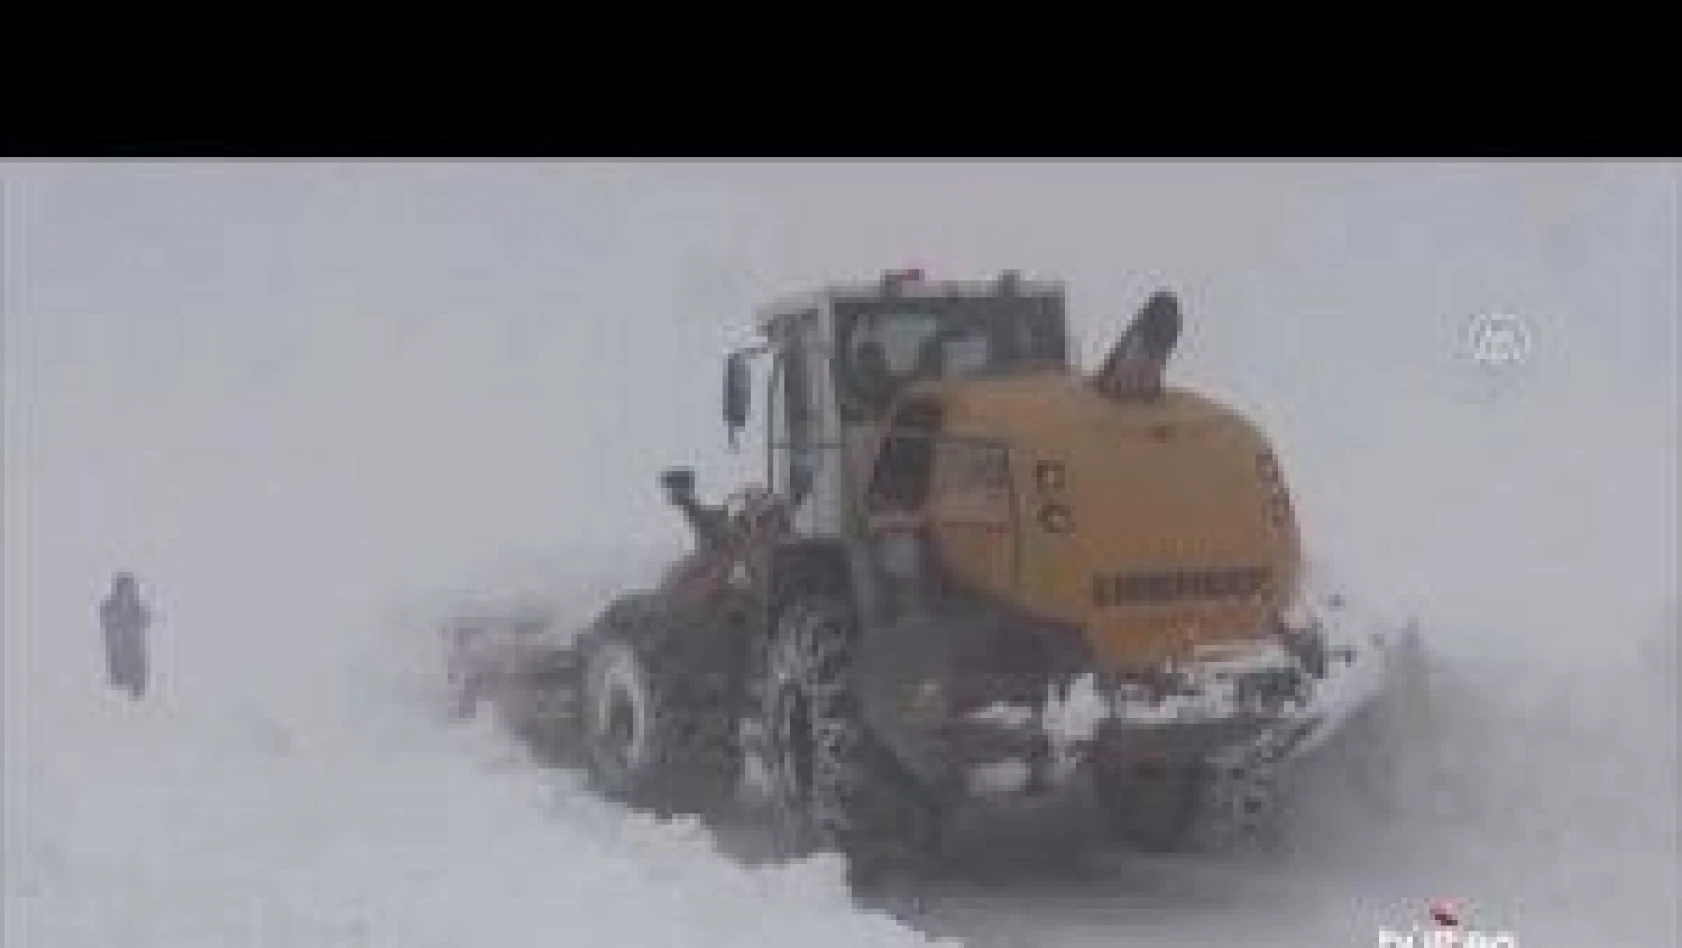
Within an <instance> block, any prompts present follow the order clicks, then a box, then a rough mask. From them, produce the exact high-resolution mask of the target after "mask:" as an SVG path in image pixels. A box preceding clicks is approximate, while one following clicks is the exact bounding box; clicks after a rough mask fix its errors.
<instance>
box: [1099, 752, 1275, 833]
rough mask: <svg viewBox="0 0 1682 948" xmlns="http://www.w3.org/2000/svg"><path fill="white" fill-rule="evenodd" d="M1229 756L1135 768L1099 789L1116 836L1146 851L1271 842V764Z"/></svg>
mask: <svg viewBox="0 0 1682 948" xmlns="http://www.w3.org/2000/svg"><path fill="white" fill-rule="evenodd" d="M1233 756H1235V757H1237V758H1238V759H1237V760H1221V759H1219V758H1217V759H1213V760H1209V761H1204V762H1201V763H1198V764H1195V765H1185V766H1179V767H1172V768H1164V769H1161V770H1155V771H1148V772H1135V773H1133V774H1130V775H1129V776H1128V777H1127V778H1126V780H1125V781H1122V782H1119V783H1117V784H1114V785H1112V786H1110V787H1108V788H1106V789H1105V792H1104V805H1105V809H1106V810H1107V811H1108V816H1109V822H1110V828H1111V831H1112V832H1113V834H1114V836H1115V837H1116V839H1117V840H1118V841H1120V842H1122V843H1124V844H1126V845H1128V846H1132V847H1134V848H1137V849H1140V850H1143V851H1145V852H1151V853H1175V852H1233V851H1238V850H1248V849H1262V850H1266V849H1272V848H1274V847H1276V846H1277V844H1278V842H1279V837H1278V833H1279V825H1278V822H1277V819H1276V817H1277V810H1276V808H1275V807H1274V805H1273V804H1274V801H1275V797H1276V794H1277V790H1278V788H1277V785H1276V780H1275V777H1276V775H1275V772H1274V769H1273V767H1272V766H1270V765H1269V764H1268V763H1266V762H1265V761H1261V760H1247V759H1245V758H1244V757H1243V755H1236V754H1235V755H1233Z"/></svg>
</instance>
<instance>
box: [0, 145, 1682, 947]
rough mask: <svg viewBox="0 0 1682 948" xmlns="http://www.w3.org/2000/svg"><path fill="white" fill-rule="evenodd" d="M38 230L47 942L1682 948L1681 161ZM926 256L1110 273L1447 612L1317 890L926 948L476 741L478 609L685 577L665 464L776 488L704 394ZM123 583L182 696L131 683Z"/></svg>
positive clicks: (36, 475)
mask: <svg viewBox="0 0 1682 948" xmlns="http://www.w3.org/2000/svg"><path fill="white" fill-rule="evenodd" d="M0 202H3V207H0V211H3V219H4V231H3V234H0V237H3V243H4V284H3V292H4V297H3V300H4V310H5V317H6V322H5V374H4V385H5V390H4V402H5V403H4V411H5V415H4V421H5V431H4V436H5V467H4V483H5V496H4V505H5V506H4V521H3V524H4V533H5V536H4V540H5V545H4V587H3V590H0V591H3V593H4V595H3V596H0V598H3V601H4V623H5V629H4V633H5V634H4V659H5V670H4V686H5V696H4V713H5V730H4V737H5V747H4V754H5V756H4V764H5V784H4V788H5V799H4V821H5V822H4V840H3V842H4V864H3V869H4V900H5V901H4V912H5V927H4V932H3V934H4V936H5V940H6V944H8V945H28V946H31V948H35V946H41V948H83V946H101V948H104V946H107V945H112V944H123V945H127V946H135V948H140V946H147V945H160V946H161V945H169V946H171V948H186V946H193V945H229V944H241V945H277V946H285V948H297V946H304V945H310V946H315V945H366V946H386V945H391V946H398V945H402V946H431V945H437V946H466V945H473V946H494V945H501V944H510V945H513V944H519V945H528V944H532V943H533V942H543V943H557V944H591V945H595V944H613V945H623V946H627V948H644V946H664V945H690V944H693V945H715V944H717V945H757V944H766V945H773V944H774V945H787V944H805V945H812V946H824V945H832V944H833V945H838V946H839V945H892V944H919V943H924V942H925V941H926V940H928V939H930V938H941V937H949V938H952V939H954V940H959V941H962V942H964V943H970V944H975V945H1010V946H1018V945H1034V946H1055V945H1077V946H1078V945H1095V944H1106V945H1114V944H1174V945H1225V944H1234V945H1293V946H1298V945H1328V946H1331V945H1361V944H1377V943H1378V934H1379V932H1380V930H1381V929H1385V928H1389V929H1392V930H1401V931H1405V930H1407V929H1409V928H1411V927H1412V926H1413V925H1415V924H1417V923H1419V922H1420V921H1422V915H1423V912H1424V906H1425V905H1426V904H1427V903H1428V902H1429V901H1430V900H1431V899H1434V898H1440V897H1447V898H1454V899H1458V900H1461V901H1462V902H1463V903H1464V904H1465V906H1466V908H1467V912H1468V916H1469V919H1470V921H1471V923H1472V924H1473V926H1474V927H1479V928H1482V929H1485V930H1500V929H1506V930H1511V931H1513V932H1515V933H1516V934H1517V935H1518V937H1519V944H1521V945H1525V946H1541V945H1591V944H1592V945H1608V946H1631V948H1646V946H1657V948H1662V946H1667V945H1671V944H1675V943H1676V941H1677V910H1676V905H1677V902H1676V892H1677V889H1678V888H1679V880H1678V872H1677V864H1678V859H1677V835H1678V832H1677V816H1676V806H1677V767H1678V762H1677V706H1676V693H1677V691H1676V685H1677V676H1676V667H1677V652H1676V637H1677V634H1678V596H1677V587H1676V578H1675V577H1676V574H1677V567H1678V563H1677V556H1676V551H1677V544H1676V534H1677V517H1678V509H1677V504H1676V487H1675V485H1676V483H1677V476H1678V463H1677V452H1678V435H1677V428H1678V424H1677V422H1678V414H1677V392H1676V378H1675V365H1676V356H1677V328H1676V306H1677V293H1676V260H1677V258H1678V241H1677V223H1676V222H1677V217H1678V213H1677V208H1678V185H1677V175H1676V169H1675V168H1674V167H1669V166H1660V165H1648V166H1611V165H1602V166H1581V167H1578V166H1522V167H1520V166H1513V167H1494V166H1483V167H1478V166H1457V167H1436V166H1421V165H1407V166H1396V167H1386V166H1376V165H1374V166H1348V167H1337V166H1306V167H1292V166H1262V167H1257V168H1242V167H1238V166H1192V167H1184V168H1168V167H1158V166H1119V167H1103V166H1095V165H1070V166H1058V167H1056V168H1053V169H1043V168H1041V169H1035V168H1019V167H1008V166H953V167H949V168H935V167H933V166H928V165H918V166H912V167H890V166H882V165H867V166H861V167H855V168H838V167H818V166H804V167H793V166H791V167H776V166H726V165H720V166H699V167H688V168H677V167H663V166H657V165H648V166H625V167H620V168H600V167H588V166H579V167H572V168H561V167H551V166H542V165H531V166H485V167H466V166H442V167H440V166H425V165H408V166H401V167H389V168H380V167H373V166H332V165H291V166H280V167H264V166H254V165H246V166H214V165H195V166H182V167H171V166H165V165H148V166H137V167H128V168H114V167H110V166H105V167H81V168H75V167H59V168H48V167H25V166H8V167H0ZM931 251H934V252H931ZM908 259H909V262H913V263H921V264H923V265H925V266H927V267H929V268H930V269H931V270H933V269H940V270H945V269H952V270H955V271H961V272H964V273H965V274H966V275H967V274H968V273H970V272H973V271H976V270H981V271H983V272H985V271H987V270H996V269H999V268H1002V267H1008V266H1022V267H1025V268H1027V269H1030V270H1036V269H1037V270H1043V271H1046V272H1054V273H1058V274H1061V275H1063V276H1066V277H1067V278H1069V279H1070V280H1071V282H1072V284H1073V288H1074V293H1075V302H1076V304H1077V306H1078V307H1080V309H1081V310H1082V312H1083V313H1085V314H1086V315H1085V316H1084V317H1083V325H1082V326H1081V328H1082V330H1083V333H1084V335H1085V336H1086V337H1087V339H1088V345H1087V347H1086V348H1087V350H1088V351H1092V350H1095V349H1097V348H1101V347H1102V346H1103V345H1105V344H1107V342H1108V340H1109V336H1110V334H1112V333H1113V332H1114V330H1115V328H1116V326H1117V325H1118V324H1119V317H1118V315H1117V314H1120V313H1124V312H1126V309H1127V308H1128V307H1129V306H1131V305H1134V304H1136V302H1137V301H1138V300H1139V299H1141V298H1142V297H1143V295H1144V294H1145V293H1146V292H1148V290H1149V289H1151V288H1154V286H1155V284H1156V282H1157V281H1159V280H1162V281H1166V282H1169V283H1172V284H1174V285H1176V286H1178V287H1180V288H1182V289H1183V290H1184V291H1185V293H1186V296H1187V302H1188V306H1187V309H1188V319H1189V322H1188V326H1187V335H1186V339H1185V340H1184V342H1183V350H1184V351H1183V354H1182V355H1183V357H1182V358H1181V360H1180V362H1179V363H1178V366H1179V369H1178V370H1179V372H1180V373H1181V375H1182V377H1184V378H1188V379H1190V380H1193V381H1196V382H1198V383H1200V384H1206V385H1210V386H1212V387H1213V388H1215V389H1216V390H1217V391H1218V392H1222V393H1225V394H1228V395H1229V396H1230V397H1232V398H1234V399H1235V400H1236V401H1238V402H1240V403H1241V404H1245V405H1247V406H1251V407H1253V408H1254V409H1255V410H1256V411H1257V412H1258V413H1259V414H1260V415H1261V416H1262V418H1263V421H1264V423H1266V424H1267V425H1268V426H1269V427H1270V428H1271V429H1272V430H1273V431H1275V432H1276V434H1277V436H1278V438H1279V440H1280V447H1281V455H1282V457H1283V458H1285V459H1286V462H1287V472H1288V473H1289V474H1291V476H1292V479H1293V482H1294V486H1295V487H1296V490H1297V494H1298V502H1299V505H1300V507H1301V508H1302V512H1303V516H1304V520H1305V527H1306V528H1307V530H1308V531H1309V534H1310V536H1311V537H1312V538H1313V539H1314V541H1315V543H1316V546H1317V548H1318V549H1319V550H1320V551H1321V552H1322V554H1323V555H1324V556H1325V557H1326V559H1327V560H1328V561H1330V562H1332V563H1334V564H1336V567H1337V569H1338V571H1339V572H1340V573H1341V574H1342V575H1343V576H1344V577H1345V578H1346V579H1347V580H1348V583H1349V585H1350V587H1351V588H1352V589H1353V590H1354V591H1355V593H1356V594H1357V595H1358V596H1360V597H1362V598H1363V600H1364V601H1367V602H1370V603H1371V604H1372V605H1373V607H1375V608H1378V609H1381V610H1384V611H1387V612H1389V613H1392V614H1395V615H1398V616H1402V615H1411V616H1413V617H1416V618H1418V619H1419V621H1420V627H1421V632H1422V634H1423V636H1424V638H1425V641H1426V645H1427V651H1426V654H1427V659H1428V667H1427V670H1426V671H1427V674H1426V675H1425V676H1424V683H1423V686H1422V688H1421V692H1422V693H1420V694H1415V695H1413V696H1412V698H1413V700H1410V701H1405V702H1400V703H1399V704H1398V705H1397V706H1396V708H1395V709H1394V713H1392V714H1389V715H1387V716H1384V717H1382V718H1380V719H1376V720H1375V721H1373V722H1367V723H1365V724H1363V726H1362V727H1361V728H1359V729H1357V730H1356V731H1353V732H1351V733H1350V734H1348V735H1346V736H1345V739H1344V740H1342V741H1340V742H1337V743H1336V744H1334V745H1333V746H1330V747H1328V748H1327V749H1326V750H1327V753H1326V754H1325V755H1324V757H1323V759H1322V760H1320V761H1319V763H1318V765H1317V766H1315V767H1313V768H1312V769H1310V770H1309V771H1307V772H1305V773H1304V774H1302V775H1301V779H1300V780H1299V781H1298V785H1297V786H1296V787H1295V791H1296V792H1295V794H1294V799H1295V801H1296V802H1295V809H1294V820H1295V822H1294V828H1295V833H1294V834H1293V836H1292V841H1293V848H1292V849H1291V850H1290V851H1288V852H1286V853H1284V854H1279V855H1273V856H1268V857H1261V856H1246V857H1243V858H1235V857H1227V858H1220V859H1213V858H1205V857H1189V856H1188V857H1177V858H1174V859H1162V858H1147V857H1144V856H1134V855H1128V854H1105V855H1102V856H1101V857H1099V858H1097V859H1096V860H1094V861H1093V862H1092V863H1091V864H1089V865H1087V866H1084V867H1077V868H1074V869H1066V870H1062V871H1059V870H1055V869H1047V870H1045V871H1044V872H1036V873H1009V874H1004V875H991V874H988V873H986V872H984V871H981V870H980V869H977V871H976V872H973V873H968V874H961V875H959V876H957V877H954V878H943V879H938V880H931V881H929V882H927V883H926V884H925V885H924V886H923V888H922V891H921V893H920V894H921V895H922V896H923V902H922V906H921V908H920V910H919V911H916V912H909V913H907V912H901V913H899V914H900V917H899V918H897V919H895V918H890V917H888V916H887V915H886V914H885V913H883V912H879V911H873V910H870V909H868V908H861V907H859V906H857V905H855V904H853V903H852V901H851V900H850V899H849V898H848V896H847V895H846V893H845V892H844V890H843V887H842V885H841V881H840V874H839V871H838V868H837V867H836V866H834V865H832V864H830V863H827V862H825V861H823V860H817V861H814V862H813V863H811V864H805V865H797V866H782V867H750V866H748V865H745V864H743V863H742V862H740V861H737V860H735V859H732V858H730V857H729V856H728V855H727V854H724V853H721V852H720V850H721V849H728V848H729V845H728V842H727V841H726V842H724V843H721V842H720V841H716V840H713V839H711V838H709V835H708V834H707V833H706V832H704V831H702V830H701V829H699V828H697V827H691V826H664V825H658V824H653V823H650V822H649V821H646V820H643V819H640V818H637V817H634V816H632V815H631V814H628V813H626V812H625V811H623V810H621V809H619V808H616V807H613V806H610V805H608V804H606V803H603V802H601V801H599V800H597V799H595V798H594V797H592V796H590V795H589V794H587V793H584V792H583V791H582V790H581V789H580V788H579V786H578V785H577V783H576V781H575V779H574V778H573V777H572V776H570V775H568V774H566V773H558V772H545V771H542V770H539V769H538V768H536V767H535V766H533V765H532V764H530V763H529V762H527V761H525V760H524V759H522V757H521V755H520V753H519V751H518V749H517V748H516V747H515V746H513V745H512V744H511V743H510V742H508V741H507V740H506V739H505V738H503V737H502V736H501V735H499V734H497V733H496V732H495V731H494V729H493V728H490V727H488V726H486V722H475V724H474V725H470V726H466V727H463V726H459V725H456V724H453V723H451V722H449V721H447V720H446V719H445V718H444V717H443V715H442V714H441V711H440V704H439V702H438V700H437V698H438V695H437V693H436V691H435V687H436V678H435V671H436V668H435V666H434V665H433V659H434V658H435V654H434V652H433V649H432V646H433V644H434V643H433V642H432V640H431V639H430V638H428V637H426V636H425V635H424V632H423V631H422V630H421V629H420V627H419V623H418V621H417V620H418V618H420V617H423V616H424V615H425V614H426V610H427V608H428V607H429V606H430V605H431V604H435V603H438V602H442V601H447V600H448V598H449V597H450V595H451V594H453V593H455V592H458V591H461V589H462V588H471V587H472V585H473V580H474V579H475V578H477V577H480V576H486V575H493V574H494V575H496V576H497V577H499V578H504V579H506V578H508V577H509V576H511V575H513V574H515V573H518V574H519V579H520V581H521V582H522V583H523V584H525V585H528V586H529V585H533V584H537V585H542V586H546V587H548V588H550V589H551V590H553V591H554V592H556V593H557V594H559V595H560V597H561V598H562V600H563V601H565V602H567V603H569V604H570V605H572V606H573V607H575V608H576V610H577V615H578V616H580V617H583V616H585V615H588V614H589V613H590V612H591V610H593V609H594V608H596V606H597V605H599V603H600V602H601V600H602V598H603V597H604V596H605V595H606V594H607V593H608V592H609V591H610V590H612V589H613V588H615V586H616V585H618V584H619V583H621V582H624V581H626V580H628V579H631V578H635V577H639V576H646V575H647V574H648V571H649V570H650V569H652V568H654V566H655V565H656V564H657V562H658V560H659V557H660V556H661V555H664V554H665V553H666V552H668V551H669V550H670V548H671V547H672V546H673V545H674V544H676V543H679V542H681V540H682V534H681V532H680V529H679V527H678V524H677V523H676V520H675V518H674V517H673V516H672V515H671V514H670V512H669V511H667V510H665V509H664V508H663V507H661V505H660V502H659V496H658V492H657V491H656V490H655V489H654V475H655V473H656V472H657V471H658V470H659V468H660V467H661V466H664V465H666V464H670V463H675V462H680V461H684V460H695V461H696V462H697V466H698V468H699V469H700V471H701V485H702V488H703V490H709V491H710V490H712V489H714V488H716V487H717V486H719V485H720V484H721V483H722V482H723V481H725V480H726V479H728V478H730V477H733V476H737V475H740V474H742V473H749V472H752V471H754V470H755V469H756V467H757V465H758V464H760V463H762V455H760V454H759V453H758V452H757V451H756V450H755V445H754V444H752V443H750V444H749V446H748V450H746V451H744V452H743V453H742V454H741V455H730V454H727V453H725V452H723V451H722V450H720V448H719V442H720V440H721V432H720V431H719V424H718V418H717V410H716V405H714V404H713V403H712V402H710V401H709V398H710V397H711V396H712V395H713V394H714V393H716V391H717V367H718V366H717V360H716V359H714V358H712V355H710V354H717V353H719V352H720V351H722V349H723V347H724V346H725V345H727V344H728V343H729V342H731V341H734V340H737V339H739V338H741V337H740V334H739V332H737V331H736V329H737V327H741V326H744V325H745V324H746V321H747V315H748V313H749V310H750V308H751V306H752V305H753V304H754V303H756V302H758V301H759V299H760V298H762V297H764V296H766V295H769V294H770V293H772V292H776V291H781V290H785V289H789V288H792V287H793V286H798V285H799V284H800V283H801V282H802V281H805V280H810V279H821V278H827V277H829V276H831V275H835V274H842V275H847V276H851V275H854V274H856V273H859V272H869V271H871V270H875V269H879V268H881V267H882V266H886V265H900V264H902V263H905V262H907V261H908ZM1497 310H1499V311H1506V312H1515V313H1519V314H1521V315H1522V316H1523V317H1524V318H1525V319H1526V320H1527V321H1528V323H1529V325H1530V326H1531V328H1532V330H1533V333H1534V337H1535V338H1534V343H1535V344H1534V350H1533V352H1532V353H1531V356H1530V358H1529V360H1528V361H1527V362H1526V363H1525V364H1524V365H1522V366H1517V367H1512V368H1511V369H1510V370H1509V371H1503V372H1499V373H1492V372H1489V371H1485V370H1484V369H1482V368H1480V367H1478V366H1476V365H1473V364H1471V363H1470V362H1469V361H1468V360H1467V359H1466V358H1465V357H1464V356H1465V353H1464V350H1463V349H1462V348H1460V343H1461V340H1460V339H1459V337H1458V335H1457V334H1458V332H1459V330H1460V328H1461V327H1462V326H1463V325H1464V324H1465V320H1466V319H1467V318H1469V316H1470V315H1471V314H1474V313H1477V312H1485V311H1497ZM528 555H529V556H531V557H534V559H532V560H530V561H528V559H527V557H528ZM531 563H535V564H536V565H535V566H532V565H531ZM122 567H132V568H134V569H135V570H137V571H138V572H139V573H140V575H141V578H142V582H143V585H144V587H145V589H146V591H147V592H148V593H149V594H150V595H151V596H153V597H154V601H155V604H156V606H157V607H158V609H159V612H160V618H159V623H158V626H157V628H156V629H155V647H156V669H157V678H156V681H155V684H156V689H155V691H154V693H153V694H152V695H151V696H150V697H149V698H148V700H147V701H145V702H143V703H140V704H130V703H128V702H126V701H122V700H119V699H118V698H117V697H116V696H114V695H111V694H107V693H106V692H105V691H104V690H103V688H102V687H101V684H100V675H101V671H100V659H99V652H98V641H97V634H96V630H95V629H94V628H93V621H92V620H93V613H92V609H93V604H94V602H95V600H96V597H97V596H98V595H99V594H100V593H101V592H102V590H103V586H104V584H105V583H106V581H107V580H108V578H109V575H110V573H111V572H112V571H113V570H115V569H118V568H122ZM517 567H520V568H521V569H517ZM457 587H460V588H457Z"/></svg>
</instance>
